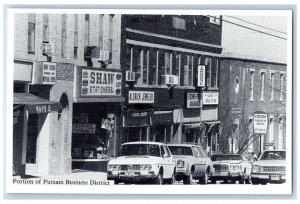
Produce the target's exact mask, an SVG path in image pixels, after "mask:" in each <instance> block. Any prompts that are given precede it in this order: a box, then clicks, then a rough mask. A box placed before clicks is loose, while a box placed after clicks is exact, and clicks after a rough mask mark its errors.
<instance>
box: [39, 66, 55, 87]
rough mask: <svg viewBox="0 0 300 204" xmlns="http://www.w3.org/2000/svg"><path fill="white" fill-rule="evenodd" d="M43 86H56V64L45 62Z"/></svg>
mask: <svg viewBox="0 0 300 204" xmlns="http://www.w3.org/2000/svg"><path fill="white" fill-rule="evenodd" d="M42 83H43V84H56V63H51V62H43V74H42Z"/></svg>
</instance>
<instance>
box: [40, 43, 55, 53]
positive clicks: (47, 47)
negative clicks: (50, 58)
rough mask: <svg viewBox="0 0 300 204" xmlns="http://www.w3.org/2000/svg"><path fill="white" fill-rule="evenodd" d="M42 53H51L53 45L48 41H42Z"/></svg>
mask: <svg viewBox="0 0 300 204" xmlns="http://www.w3.org/2000/svg"><path fill="white" fill-rule="evenodd" d="M42 49H43V54H47V55H51V54H53V45H52V44H50V43H42Z"/></svg>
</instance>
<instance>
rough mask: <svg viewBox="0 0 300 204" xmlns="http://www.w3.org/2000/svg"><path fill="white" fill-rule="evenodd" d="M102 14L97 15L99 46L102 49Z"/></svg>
mask: <svg viewBox="0 0 300 204" xmlns="http://www.w3.org/2000/svg"><path fill="white" fill-rule="evenodd" d="M103 17H104V14H100V15H99V47H100V49H103V19H104V18H103Z"/></svg>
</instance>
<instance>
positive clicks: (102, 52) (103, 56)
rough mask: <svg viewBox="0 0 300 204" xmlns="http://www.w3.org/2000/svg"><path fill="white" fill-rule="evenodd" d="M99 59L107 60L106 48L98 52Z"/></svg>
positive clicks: (107, 52)
mask: <svg viewBox="0 0 300 204" xmlns="http://www.w3.org/2000/svg"><path fill="white" fill-rule="evenodd" d="M98 60H99V61H103V62H105V61H107V60H109V51H106V50H100V54H99V59H98Z"/></svg>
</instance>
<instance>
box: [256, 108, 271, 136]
mask: <svg viewBox="0 0 300 204" xmlns="http://www.w3.org/2000/svg"><path fill="white" fill-rule="evenodd" d="M253 126H254V134H266V133H267V129H268V114H267V113H255V114H254V117H253Z"/></svg>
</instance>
